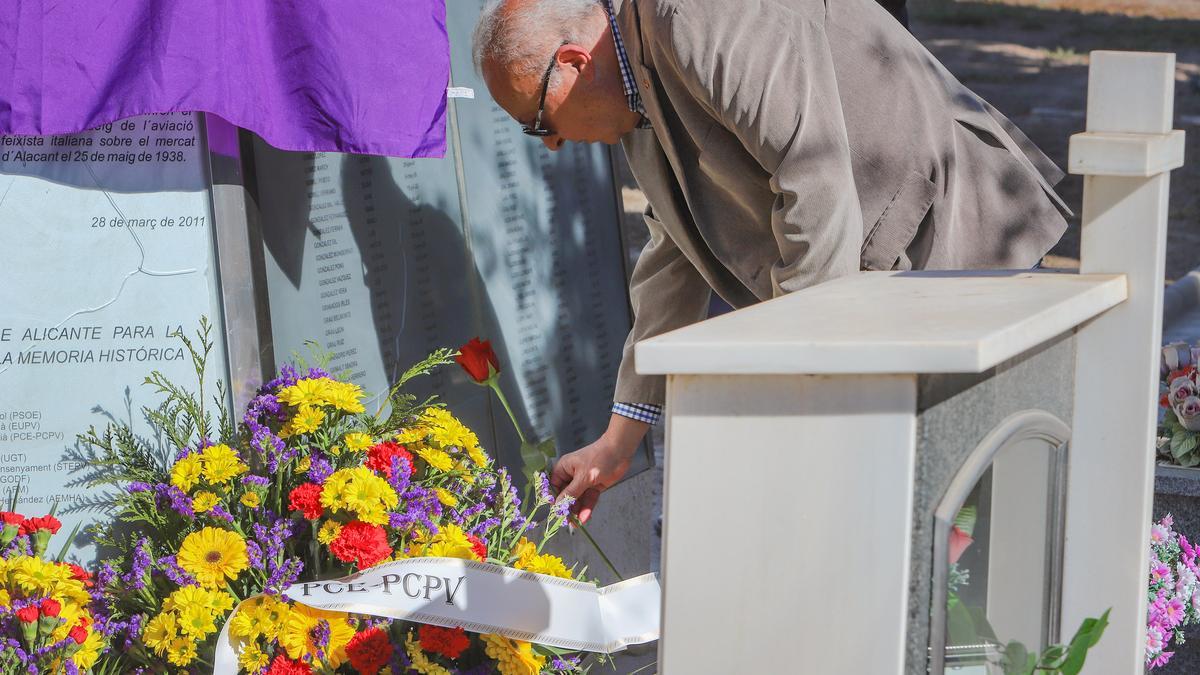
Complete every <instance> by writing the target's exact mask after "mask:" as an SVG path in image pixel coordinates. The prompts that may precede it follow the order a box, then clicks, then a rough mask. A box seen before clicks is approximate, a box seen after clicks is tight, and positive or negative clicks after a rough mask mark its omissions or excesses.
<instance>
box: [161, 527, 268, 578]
mask: <svg viewBox="0 0 1200 675" xmlns="http://www.w3.org/2000/svg"><path fill="white" fill-rule="evenodd" d="M176 561H177V562H178V563H179V566H180V567H182V568H183V569H184V570H185V571H186V572H187V573H188V574H191V575H192V576H193V577H195V578H196V581H198V582H200V585H202V586H204V587H205V588H220V587H222V586H224V585H225V583H226V579H228V580H231V581H232V580H233V579H236V578H237V576H238V574H241V572H242V570H244V569H246V567H247V566H249V564H250V561H249V560H248V559H247V558H246V541H245V540H244V539H242V537H241V536H239V535H238V534H237V533H236V532H230V531H229V530H222V529H220V528H216V527H206V528H204V529H202V530H200V531H199V532H193V533H191V534H189V535H188V536H187V538H186V539H184V540H183V545H182V546H180V548H179V555H178V556H176Z"/></svg>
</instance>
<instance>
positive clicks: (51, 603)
mask: <svg viewBox="0 0 1200 675" xmlns="http://www.w3.org/2000/svg"><path fill="white" fill-rule="evenodd" d="M41 610H42V616H58V613H59V612H61V611H62V605H61V604H60V603H59V602H58V601H57V600H55V599H54V598H46V599H45V600H43V601H42V605H41Z"/></svg>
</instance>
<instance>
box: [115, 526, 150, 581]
mask: <svg viewBox="0 0 1200 675" xmlns="http://www.w3.org/2000/svg"><path fill="white" fill-rule="evenodd" d="M151 562H152V561H151V559H150V541H149V540H148V539H146V538H145V537H142V538H141V539H138V540H137V543H136V544H134V545H133V559H132V560H131V561H130V565H129V571H128V572H127V573H125V574H123V575H122V576H121V581H122V582H123V585H124V587H125V588H126V589H128V590H131V591H136V590H140V589H142V588H143V587H145V585H146V582H147V581H149V579H150V564H151Z"/></svg>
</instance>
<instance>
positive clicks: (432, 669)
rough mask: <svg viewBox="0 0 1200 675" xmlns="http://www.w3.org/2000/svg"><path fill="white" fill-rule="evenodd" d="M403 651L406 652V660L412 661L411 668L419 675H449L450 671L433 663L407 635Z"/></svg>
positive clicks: (410, 636) (410, 635)
mask: <svg viewBox="0 0 1200 675" xmlns="http://www.w3.org/2000/svg"><path fill="white" fill-rule="evenodd" d="M404 651H406V652H408V658H409V660H410V661H412V666H411V668H412V669H413V670H415V671H417V672H418V673H421V675H450V671H449V670H446V669H445V668H443V667H441V666H440V665H438V664H437V663H434V662H433V660H431V659H430V658H429V657H428V656H426V655H425V652H424V651H423V650H422V649H421V645H420V644H419V643H418V642H417V641H416V640H414V639H413V637H412V634H411V633H409V635H408V638H407V639H406V640H405V641H404Z"/></svg>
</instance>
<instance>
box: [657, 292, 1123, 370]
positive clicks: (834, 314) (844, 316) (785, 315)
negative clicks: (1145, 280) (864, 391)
mask: <svg viewBox="0 0 1200 675" xmlns="http://www.w3.org/2000/svg"><path fill="white" fill-rule="evenodd" d="M1127 293H1128V291H1127V288H1126V280H1125V276H1124V275H1107V274H1088V275H1080V274H1073V273H1061V272H1049V271H1038V272H1029V271H1008V272H1004V271H986V272H860V273H859V274H857V275H851V276H847V277H843V278H841V279H836V280H834V281H830V282H827V283H824V284H821V285H819V286H816V287H813V288H810V289H807V290H804V291H801V292H798V293H793V294H790V295H787V296H784V297H781V298H776V299H775V300H771V301H769V302H764V303H761V304H759V305H755V306H752V307H748V308H746V309H743V310H741V311H738V312H734V313H732V314H727V315H724V316H721V317H717V318H715V319H711V320H709V321H705V322H702V323H698V324H695V325H692V326H688V327H686V328H681V329H679V330H676V331H673V332H670V333H666V334H664V335H660V336H658V337H655V338H652V339H649V340H644V341H642V342H640V343H639V344H638V345H637V352H636V362H637V369H638V372H640V373H642V374H646V375H668V374H672V375H699V374H708V375H748V374H766V373H773V374H814V375H821V374H899V373H980V372H983V371H985V370H987V369H989V368H992V367H993V366H995V365H997V364H999V363H1001V362H1003V361H1005V360H1007V359H1010V358H1012V357H1014V356H1016V355H1018V354H1021V353H1022V352H1024V351H1026V350H1028V349H1030V348H1032V347H1035V346H1037V345H1039V344H1041V343H1043V342H1045V341H1047V340H1050V339H1052V338H1054V337H1056V336H1058V335H1061V334H1063V333H1066V332H1067V331H1070V330H1072V329H1074V328H1075V327H1076V326H1078V325H1080V324H1082V323H1084V322H1086V321H1087V320H1089V319H1091V318H1093V317H1095V316H1097V315H1099V314H1101V313H1103V312H1104V311H1105V310H1108V309H1110V308H1112V307H1114V306H1116V305H1118V304H1120V303H1121V302H1123V301H1124V300H1125V299H1126V298H1127Z"/></svg>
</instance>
